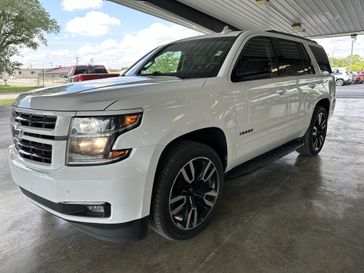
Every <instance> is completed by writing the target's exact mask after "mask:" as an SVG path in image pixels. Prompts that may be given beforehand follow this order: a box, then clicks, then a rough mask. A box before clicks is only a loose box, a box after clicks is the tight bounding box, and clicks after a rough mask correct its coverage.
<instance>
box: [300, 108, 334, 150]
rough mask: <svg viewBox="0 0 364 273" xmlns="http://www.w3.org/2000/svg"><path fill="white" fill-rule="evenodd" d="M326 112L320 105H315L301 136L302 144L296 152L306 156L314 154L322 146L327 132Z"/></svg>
mask: <svg viewBox="0 0 364 273" xmlns="http://www.w3.org/2000/svg"><path fill="white" fill-rule="evenodd" d="M327 121H328V113H327V111H326V109H325V108H323V107H322V106H316V108H315V110H314V112H313V115H312V120H311V123H310V127H309V128H308V130H307V132H306V134H305V136H304V137H303V143H304V145H303V146H302V147H300V148H298V149H297V152H298V153H300V154H302V155H306V156H316V155H318V154H319V153H320V151H321V149H322V147H323V146H324V143H325V140H326V133H327Z"/></svg>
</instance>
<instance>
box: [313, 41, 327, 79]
mask: <svg viewBox="0 0 364 273" xmlns="http://www.w3.org/2000/svg"><path fill="white" fill-rule="evenodd" d="M310 49H311V51H312V53H313V55H314V56H315V59H316V61H317V63H318V65H319V67H320V69H321V72H329V73H332V70H331V66H330V62H329V58H327V54H326V52H325V50H324V49H323V48H321V47H318V46H310Z"/></svg>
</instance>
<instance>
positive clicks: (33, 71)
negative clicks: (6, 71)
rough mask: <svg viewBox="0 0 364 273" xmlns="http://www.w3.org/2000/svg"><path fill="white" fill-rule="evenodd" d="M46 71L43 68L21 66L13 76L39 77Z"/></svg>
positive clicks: (19, 77)
mask: <svg viewBox="0 0 364 273" xmlns="http://www.w3.org/2000/svg"><path fill="white" fill-rule="evenodd" d="M44 71H45V70H44V69H43V68H19V69H16V70H15V71H14V74H13V76H14V77H15V78H18V79H37V78H38V75H42V74H43V73H44Z"/></svg>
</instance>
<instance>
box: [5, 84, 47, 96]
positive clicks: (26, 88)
mask: <svg viewBox="0 0 364 273" xmlns="http://www.w3.org/2000/svg"><path fill="white" fill-rule="evenodd" d="M36 88H40V87H37V86H11V85H0V94H1V93H21V92H26V91H30V90H33V89H36Z"/></svg>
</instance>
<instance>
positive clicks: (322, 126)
mask: <svg viewBox="0 0 364 273" xmlns="http://www.w3.org/2000/svg"><path fill="white" fill-rule="evenodd" d="M326 125H327V122H326V119H324V121H323V122H322V124H321V128H322V130H325V128H326Z"/></svg>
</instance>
